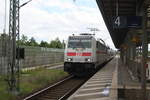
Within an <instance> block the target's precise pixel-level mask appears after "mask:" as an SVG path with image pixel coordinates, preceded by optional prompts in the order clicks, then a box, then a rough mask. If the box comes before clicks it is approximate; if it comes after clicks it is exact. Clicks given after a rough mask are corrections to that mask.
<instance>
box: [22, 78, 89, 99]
mask: <svg viewBox="0 0 150 100" xmlns="http://www.w3.org/2000/svg"><path fill="white" fill-rule="evenodd" d="M86 80H87V79H79V78H75V77H74V76H70V77H68V78H66V79H64V80H62V81H59V82H57V83H55V84H53V85H51V86H49V87H47V88H45V89H42V90H40V91H38V92H36V93H34V94H32V95H30V96H28V97H26V98H24V99H23V100H65V99H66V98H68V97H69V96H70V95H71V94H72V93H73V92H75V90H77V89H78V88H79V87H80V86H81V85H82V84H83V83H84V82H85V81H86Z"/></svg>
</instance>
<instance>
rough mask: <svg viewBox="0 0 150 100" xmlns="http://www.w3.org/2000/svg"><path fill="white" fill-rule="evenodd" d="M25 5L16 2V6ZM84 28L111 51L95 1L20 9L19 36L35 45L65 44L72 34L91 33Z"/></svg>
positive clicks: (42, 0)
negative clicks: (58, 41) (41, 42)
mask: <svg viewBox="0 0 150 100" xmlns="http://www.w3.org/2000/svg"><path fill="white" fill-rule="evenodd" d="M26 1H28V0H20V4H23V3H24V2H26ZM74 1H75V2H74ZM7 2H8V3H7V22H6V23H7V24H6V25H7V27H6V31H7V32H8V26H9V25H8V15H9V14H8V13H9V0H7ZM4 5H5V3H4V0H0V9H1V10H0V33H2V32H3V29H4V14H5V13H4V11H5V10H4ZM88 28H98V29H99V30H100V31H98V32H96V35H95V37H96V38H101V39H103V40H104V41H105V42H106V44H107V45H109V46H110V47H111V48H113V49H115V47H114V44H113V42H112V40H111V37H110V35H109V32H108V30H107V28H106V26H105V23H104V21H103V18H102V15H101V13H100V10H99V8H98V6H97V3H96V1H95V0H32V1H31V2H30V3H28V4H27V5H25V6H23V7H22V8H20V34H21V35H22V34H24V35H26V36H28V37H29V38H31V37H34V38H35V39H36V40H37V41H38V42H40V41H41V40H44V41H47V42H50V41H51V40H54V39H55V38H57V37H58V38H59V39H60V40H61V41H63V40H65V41H66V40H67V38H68V36H70V35H72V34H75V35H78V34H80V33H85V32H88V33H92V32H91V31H90V30H89V29H88Z"/></svg>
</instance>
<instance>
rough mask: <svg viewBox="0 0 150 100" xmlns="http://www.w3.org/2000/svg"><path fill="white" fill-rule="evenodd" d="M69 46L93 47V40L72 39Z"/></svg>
mask: <svg viewBox="0 0 150 100" xmlns="http://www.w3.org/2000/svg"><path fill="white" fill-rule="evenodd" d="M68 48H91V40H70V41H69V42H68Z"/></svg>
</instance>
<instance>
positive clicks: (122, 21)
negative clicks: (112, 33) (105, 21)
mask: <svg viewBox="0 0 150 100" xmlns="http://www.w3.org/2000/svg"><path fill="white" fill-rule="evenodd" d="M126 27H127V21H126V17H124V16H116V17H113V28H126Z"/></svg>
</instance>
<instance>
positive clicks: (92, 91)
mask: <svg viewBox="0 0 150 100" xmlns="http://www.w3.org/2000/svg"><path fill="white" fill-rule="evenodd" d="M117 66H118V56H116V57H115V58H114V59H112V60H111V61H110V62H109V63H108V64H106V65H105V66H104V67H103V68H102V69H101V70H100V71H98V72H97V73H96V74H95V75H94V76H93V77H91V78H90V79H89V80H88V81H87V82H86V83H85V84H84V85H82V86H81V87H80V88H79V89H78V90H77V91H76V92H75V93H74V94H73V95H72V96H71V97H70V98H68V100H117V89H116V87H117V78H116V77H117V74H116V71H117V68H118V67H117ZM114 88H115V89H114Z"/></svg>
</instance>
